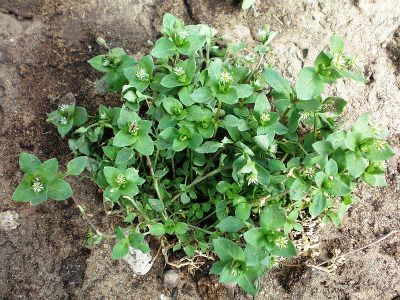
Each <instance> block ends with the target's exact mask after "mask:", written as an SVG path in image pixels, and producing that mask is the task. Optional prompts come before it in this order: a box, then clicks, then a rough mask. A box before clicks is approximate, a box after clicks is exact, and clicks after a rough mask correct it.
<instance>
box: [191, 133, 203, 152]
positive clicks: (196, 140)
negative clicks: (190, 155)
mask: <svg viewBox="0 0 400 300" xmlns="http://www.w3.org/2000/svg"><path fill="white" fill-rule="evenodd" d="M202 142H203V137H202V136H201V134H198V133H197V132H194V133H193V135H192V137H191V138H190V139H189V143H188V145H189V148H190V149H192V150H196V149H198V147H199V146H200V145H201V143H202Z"/></svg>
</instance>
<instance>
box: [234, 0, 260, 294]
mask: <svg viewBox="0 0 400 300" xmlns="http://www.w3.org/2000/svg"><path fill="white" fill-rule="evenodd" d="M244 1H246V0H244ZM254 279H255V278H253V277H251V276H249V275H248V274H246V273H243V274H241V275H240V276H239V278H238V281H237V283H238V285H239V286H240V287H241V288H242V289H243V290H244V291H245V292H246V293H248V294H250V295H253V296H256V295H257V293H258V289H257V288H256V287H255V286H254Z"/></svg>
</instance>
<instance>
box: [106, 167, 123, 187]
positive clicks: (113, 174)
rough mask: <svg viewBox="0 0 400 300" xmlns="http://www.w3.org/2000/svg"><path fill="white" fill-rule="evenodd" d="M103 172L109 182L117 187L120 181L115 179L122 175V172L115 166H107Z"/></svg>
mask: <svg viewBox="0 0 400 300" xmlns="http://www.w3.org/2000/svg"><path fill="white" fill-rule="evenodd" d="M103 172H104V176H105V178H106V180H107V182H108V184H109V185H110V186H112V187H117V186H118V183H117V182H116V181H115V180H116V179H117V177H118V175H122V173H121V172H120V171H119V170H118V169H117V168H114V167H105V168H104V170H103Z"/></svg>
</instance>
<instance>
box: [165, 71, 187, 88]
mask: <svg viewBox="0 0 400 300" xmlns="http://www.w3.org/2000/svg"><path fill="white" fill-rule="evenodd" d="M161 85H162V86H165V87H166V88H169V89H172V88H174V87H177V86H182V85H184V83H182V82H179V81H178V80H177V78H176V75H175V74H169V75H167V76H164V77H163V79H162V80H161Z"/></svg>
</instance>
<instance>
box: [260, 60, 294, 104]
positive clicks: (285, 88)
mask: <svg viewBox="0 0 400 300" xmlns="http://www.w3.org/2000/svg"><path fill="white" fill-rule="evenodd" d="M262 74H263V77H264V79H265V81H266V82H267V83H268V84H269V86H270V87H272V88H273V89H274V90H275V91H277V92H278V93H280V94H283V95H285V98H288V99H289V96H290V94H291V92H292V89H291V88H290V83H289V81H287V80H286V79H284V78H283V77H282V75H281V74H280V73H279V72H277V71H275V70H272V69H268V68H267V69H264V71H263V73H262Z"/></svg>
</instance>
